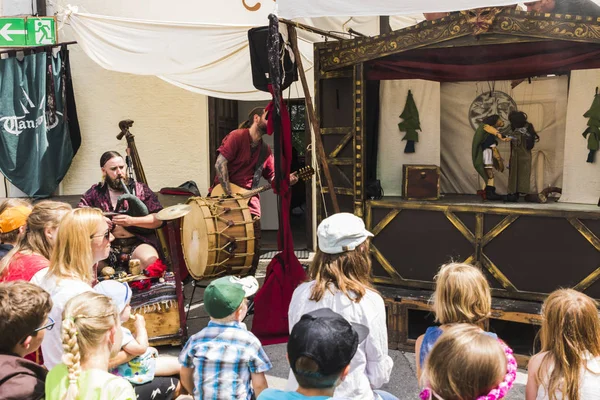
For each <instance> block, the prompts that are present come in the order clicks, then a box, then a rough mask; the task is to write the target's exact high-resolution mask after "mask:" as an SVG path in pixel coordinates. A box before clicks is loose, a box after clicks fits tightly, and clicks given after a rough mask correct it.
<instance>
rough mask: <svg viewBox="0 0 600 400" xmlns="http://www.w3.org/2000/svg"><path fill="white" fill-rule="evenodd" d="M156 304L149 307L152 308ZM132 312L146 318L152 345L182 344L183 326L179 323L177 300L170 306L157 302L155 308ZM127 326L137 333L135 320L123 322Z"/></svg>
mask: <svg viewBox="0 0 600 400" xmlns="http://www.w3.org/2000/svg"><path fill="white" fill-rule="evenodd" d="M153 307H155V306H150V307H147V308H146V309H147V310H148V309H151V308H153ZM132 313H140V314H142V315H143V316H144V318H146V330H147V331H148V339H149V342H150V346H164V345H172V346H179V345H181V344H182V343H181V332H180V330H181V326H180V323H179V309H178V307H177V302H175V301H173V302H172V304H171V305H170V306H169V307H165V306H164V305H160V307H159V305H158V304H157V305H156V307H155V309H154V310H149V311H146V312H144V310H142V309H140V310H136V311H135V312H132ZM123 325H124V326H125V327H126V328H128V329H130V330H131V331H132V332H134V333H135V329H134V327H133V321H127V322H125V323H124V324H123Z"/></svg>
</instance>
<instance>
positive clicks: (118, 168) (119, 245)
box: [78, 151, 166, 276]
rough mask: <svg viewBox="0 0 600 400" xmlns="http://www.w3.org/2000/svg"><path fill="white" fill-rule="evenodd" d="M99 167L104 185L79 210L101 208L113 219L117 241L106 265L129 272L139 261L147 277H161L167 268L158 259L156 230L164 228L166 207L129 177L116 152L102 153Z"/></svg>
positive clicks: (92, 190)
mask: <svg viewBox="0 0 600 400" xmlns="http://www.w3.org/2000/svg"><path fill="white" fill-rule="evenodd" d="M100 168H101V170H102V182H100V183H98V184H95V185H93V186H92V187H91V188H90V189H89V190H88V191H87V192H85V193H84V195H83V196H82V197H81V200H80V201H79V204H78V207H96V208H99V209H101V210H102V211H103V212H105V213H107V214H109V215H110V218H111V219H112V234H113V235H114V236H115V240H114V241H113V242H112V243H111V252H110V256H109V258H108V259H106V260H104V262H105V263H106V264H108V265H110V266H112V267H113V268H115V270H125V271H128V272H129V260H130V259H138V260H140V263H141V267H142V269H143V270H144V273H145V274H146V275H148V276H160V275H162V273H163V272H164V271H165V270H166V266H165V265H164V263H163V262H162V260H161V259H160V257H159V256H158V251H157V248H158V243H157V239H156V236H155V235H154V231H153V230H154V229H156V228H159V227H160V226H161V225H162V221H160V220H159V219H158V218H157V217H156V213H158V212H159V211H160V210H162V208H163V207H162V206H161V204H160V202H159V201H158V197H156V195H155V194H154V192H152V190H150V188H149V187H148V186H147V185H145V184H144V183H141V182H134V181H132V180H131V179H129V178H127V176H126V165H125V161H124V160H123V157H122V156H121V155H120V154H119V153H117V152H116V151H107V152H105V153H104V154H102V156H101V157H100Z"/></svg>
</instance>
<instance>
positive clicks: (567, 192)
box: [560, 69, 600, 204]
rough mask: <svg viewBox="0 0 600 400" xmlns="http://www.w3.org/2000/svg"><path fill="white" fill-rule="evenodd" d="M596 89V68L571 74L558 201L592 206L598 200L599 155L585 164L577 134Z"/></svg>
mask: <svg viewBox="0 0 600 400" xmlns="http://www.w3.org/2000/svg"><path fill="white" fill-rule="evenodd" d="M596 86H600V69H592V70H581V71H572V72H571V81H570V83H569V103H568V106H567V128H566V135H565V163H564V167H563V182H564V183H563V194H562V196H561V198H560V201H561V202H568V203H587V204H596V203H597V202H598V197H600V155H598V154H597V155H596V162H595V163H593V164H590V163H587V162H586V161H585V160H586V159H587V155H588V149H587V140H586V139H584V138H583V136H582V135H581V134H582V133H583V131H585V129H586V128H587V119H586V118H584V117H583V114H584V113H585V112H586V111H587V110H588V109H589V108H590V106H591V105H592V100H593V99H594V94H595V90H596Z"/></svg>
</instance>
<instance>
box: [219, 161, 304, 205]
mask: <svg viewBox="0 0 600 400" xmlns="http://www.w3.org/2000/svg"><path fill="white" fill-rule="evenodd" d="M296 174H297V175H298V179H302V180H303V181H307V180H309V179H310V178H311V176H313V175H314V174H315V170H314V169H313V167H311V166H310V165H308V166H306V167H302V168H300V169H299V170H298V171H296ZM229 186H230V187H231V193H232V194H233V195H234V196H236V197H241V198H242V199H249V198H250V197H252V196H256V195H257V194H259V193H262V192H266V191H267V190H271V189H273V188H272V187H271V184H270V183H268V184H266V185H264V186H261V187H258V188H256V189H244V188H243V187H240V186H238V185H236V184H234V183H229ZM210 196H211V197H225V196H226V195H225V191H224V190H223V186H222V185H216V186H215V187H213V189H212V192H211V193H210Z"/></svg>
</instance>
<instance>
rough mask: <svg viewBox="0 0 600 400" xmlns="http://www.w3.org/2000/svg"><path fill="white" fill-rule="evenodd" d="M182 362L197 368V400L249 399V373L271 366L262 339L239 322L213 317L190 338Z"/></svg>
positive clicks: (189, 366)
mask: <svg viewBox="0 0 600 400" xmlns="http://www.w3.org/2000/svg"><path fill="white" fill-rule="evenodd" d="M179 362H180V363H181V365H182V366H184V367H186V368H193V369H194V398H195V399H197V400H230V399H231V400H233V399H235V400H237V399H246V400H249V399H251V397H252V393H253V390H252V386H251V384H250V377H251V375H250V374H251V373H261V372H266V371H268V370H270V369H271V368H272V365H271V361H270V360H269V357H267V354H266V353H265V351H264V350H263V348H262V346H261V344H260V341H259V340H258V339H257V338H256V336H254V335H253V334H252V333H251V332H248V330H247V329H246V326H245V325H244V324H241V323H239V322H230V323H226V324H218V323H215V322H213V321H210V322H209V323H208V326H207V327H206V328H204V329H202V330H201V331H200V332H198V333H196V334H195V335H194V336H192V337H191V338H190V339H189V340H188V342H187V343H186V345H185V347H184V348H183V350H182V351H181V354H180V355H179Z"/></svg>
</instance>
